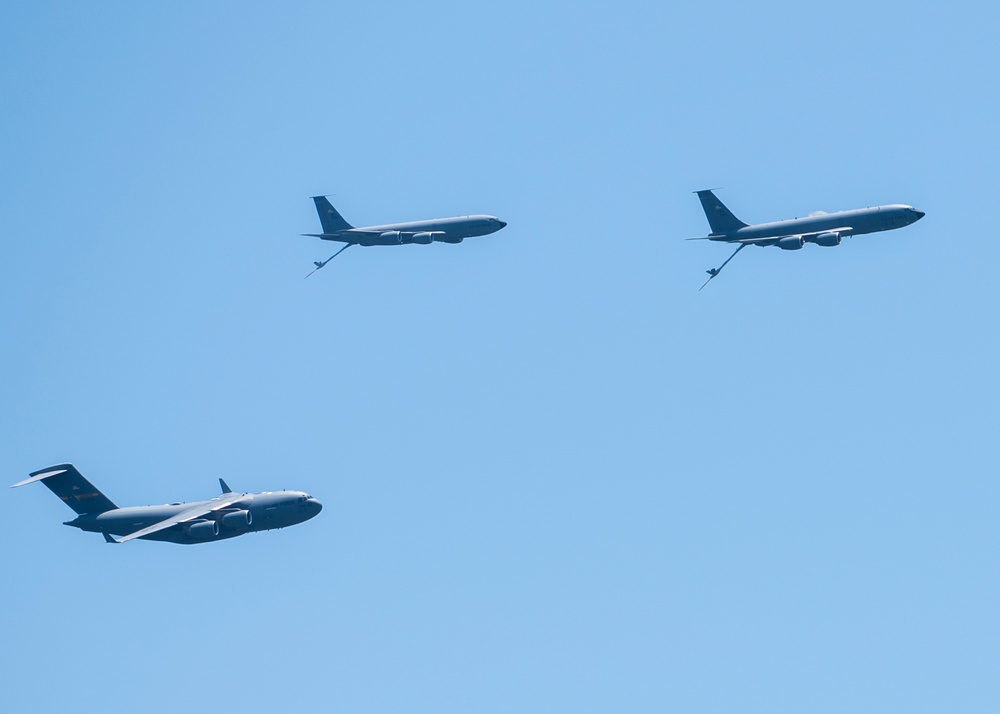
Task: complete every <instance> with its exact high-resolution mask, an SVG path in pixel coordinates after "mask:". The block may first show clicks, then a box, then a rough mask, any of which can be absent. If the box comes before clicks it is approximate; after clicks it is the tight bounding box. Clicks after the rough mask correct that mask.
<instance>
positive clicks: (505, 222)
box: [497, 218, 507, 228]
mask: <svg viewBox="0 0 1000 714" xmlns="http://www.w3.org/2000/svg"><path fill="white" fill-rule="evenodd" d="M497 223H499V224H500V227H501V228H506V227H507V221H501V220H500V219H499V218H498V219H497Z"/></svg>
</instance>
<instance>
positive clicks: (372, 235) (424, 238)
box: [302, 196, 507, 278]
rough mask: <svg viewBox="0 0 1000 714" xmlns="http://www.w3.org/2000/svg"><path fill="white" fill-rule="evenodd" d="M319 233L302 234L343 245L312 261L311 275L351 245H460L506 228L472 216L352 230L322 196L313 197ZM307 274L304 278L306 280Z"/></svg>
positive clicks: (488, 218)
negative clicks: (321, 230)
mask: <svg viewBox="0 0 1000 714" xmlns="http://www.w3.org/2000/svg"><path fill="white" fill-rule="evenodd" d="M312 200H313V203H315V204H316V212H317V213H319V222H320V225H322V226H323V232H322V233H303V234H302V235H304V236H311V237H313V238H322V239H323V240H333V241H339V242H341V243H346V245H345V246H344V247H343V248H341V249H340V250H338V251H337V252H336V253H334V254H333V255H331V256H330V257H329V258H327V259H326V260H322V261H320V260H317V261H313V265H315V266H316V267H315V268H314V269H313V271H312V273H309V275H312V274H313V273H315V272H316V271H317V270H319V269H320V268H322V267H323V266H324V265H326V264H327V263H329V262H330V261H331V260H333V259H334V258H336V257H337V256H338V255H340V254H341V253H343V252H344V251H345V250H347V249H348V248H350V247H351V246H352V245H363V246H369V245H407V244H409V243H418V244H420V245H429V244H430V243H461V242H462V241H463V240H464V239H466V238H471V237H473V236H485V235H489V234H490V233H496V232H497V231H498V230H500V229H501V228H503V227H504V226H506V225H507V223H506V222H504V221H501V220H500V219H499V218H497V217H496V216H486V215H475V216H458V217H456V218H433V219H431V220H429V221H412V222H410V223H386V224H385V225H381V226H365V227H364V228H356V227H354V226H352V225H351V224H350V223H348V222H347V221H345V220H344V217H343V216H341V215H340V213H338V212H337V209H336V208H334V207H333V205H332V204H331V203H330V201H328V200H327V198H326V197H325V196H313V197H312ZM309 275H307V276H306V277H307V278H308V277H309Z"/></svg>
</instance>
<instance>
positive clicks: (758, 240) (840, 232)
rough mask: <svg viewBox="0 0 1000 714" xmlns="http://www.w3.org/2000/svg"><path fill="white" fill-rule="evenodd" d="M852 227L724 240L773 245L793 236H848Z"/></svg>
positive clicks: (809, 237)
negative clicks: (828, 234) (829, 234)
mask: <svg viewBox="0 0 1000 714" xmlns="http://www.w3.org/2000/svg"><path fill="white" fill-rule="evenodd" d="M853 230H854V229H853V228H851V227H850V226H842V227H840V228H830V229H828V230H825V231H813V232H812V233H789V234H788V235H786V236H770V237H768V238H734V239H733V240H730V241H726V242H727V243H745V244H746V245H773V244H775V243H777V242H778V241H779V240H781V239H782V238H795V237H801V238H803V239H805V240H806V241H810V240H812V239H813V238H815V237H816V236H819V235H823V234H824V233H836V234H837V235H842V236H848V235H851V232H852V231H853Z"/></svg>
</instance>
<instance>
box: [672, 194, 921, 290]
mask: <svg viewBox="0 0 1000 714" xmlns="http://www.w3.org/2000/svg"><path fill="white" fill-rule="evenodd" d="M695 193H697V194H698V198H700V199H701V205H702V208H704V209H705V217H706V218H708V225H709V226H710V227H711V229H712V232H711V233H710V234H709V235H707V236H705V237H703V238H689V239H688V240H714V241H722V242H724V243H739V247H738V248H737V249H736V250H735V251H734V252H733V254H732V255H730V256H729V257H728V258H726V260H725V262H724V263H723V264H722V265H720V266H719V267H718V268H711V269H709V270H708V271H707V272H708V276H709V277H708V280H706V281H705V284H704V285H702V286H701V288H703V287H705V285H708V283H709V282H711V280H712V278H714V277H715V276H716V275H718V274H719V273H721V272H722V269H723V268H725V267H726V263H728V262H729V261H730V260H732V259H733V258H735V257H736V254H737V253H739V252H740V251H741V250H743V249H744V248H746V247H747V246H748V245H759V246H769V245H775V246H778V247H779V248H781V249H782V250H799V249H800V248H802V247H803V246H804V245H805V244H806V243H815V244H816V245H820V246H824V247H827V248H830V247H833V246H837V245H840V240H841V238H843V237H844V236H856V235H862V234H865V233H877V232H879V231H891V230H893V229H894V228H902V227H903V226H908V225H910V224H911V223H915V222H917V221H919V220H920V219H921V218H923V217H924V212H923V211H918V210H917V209H916V208H914V207H913V206H906V205H904V204H901V203H893V204H890V205H887V206H875V207H874V208H858V209H855V210H853V211H839V212H837V213H824V212H823V211H816V212H815V213H810V214H809V215H808V216H807V217H805V218H792V219H790V220H786V221H774V222H773V223H758V224H756V225H752V226H751V225H747V224H746V223H744V222H743V221H741V220H740V219H739V218H737V217H736V216H734V215H733V213H732V211H730V210H729V209H728V208H726V206H725V204H723V203H722V201H720V200H719V199H718V198H716V197H715V194H714V193H712V191H707V190H706V191H695ZM701 288H698V289H699V290H701Z"/></svg>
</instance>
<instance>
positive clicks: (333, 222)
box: [312, 196, 354, 234]
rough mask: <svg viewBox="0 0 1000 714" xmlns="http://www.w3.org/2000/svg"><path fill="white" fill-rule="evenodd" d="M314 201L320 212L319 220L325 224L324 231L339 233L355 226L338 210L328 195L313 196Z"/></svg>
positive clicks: (317, 210)
mask: <svg viewBox="0 0 1000 714" xmlns="http://www.w3.org/2000/svg"><path fill="white" fill-rule="evenodd" d="M312 200H313V203H315V204H316V212H317V213H318V214H319V222H320V224H321V225H322V226H323V233H330V234H332V233H338V232H340V231H346V230H348V229H350V228H354V226H352V225H351V224H350V223H348V222H347V221H345V220H344V217H343V216H342V215H340V214H339V213H338V212H337V209H336V208H334V207H333V204H331V203H330V202H329V201H328V200H327V198H326V196H313V197H312Z"/></svg>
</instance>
